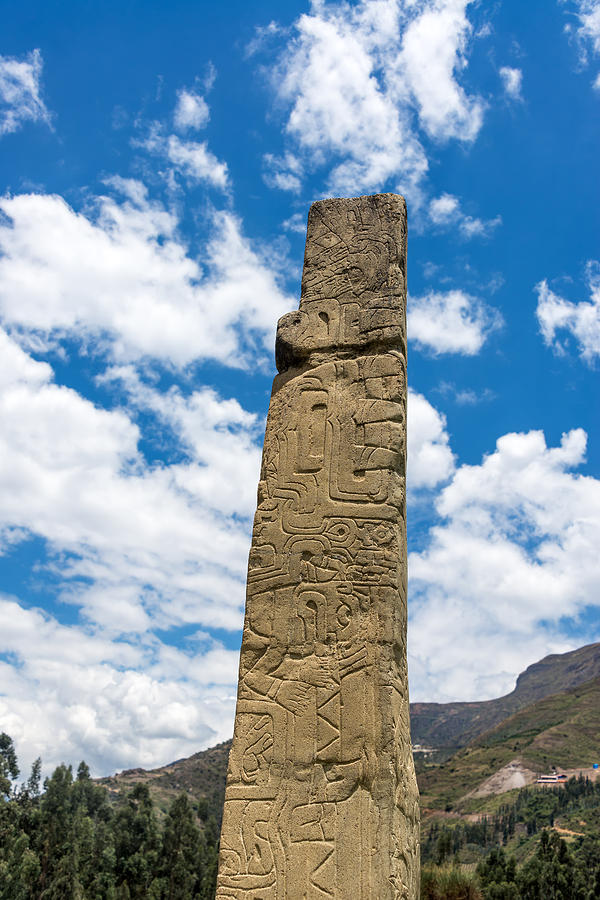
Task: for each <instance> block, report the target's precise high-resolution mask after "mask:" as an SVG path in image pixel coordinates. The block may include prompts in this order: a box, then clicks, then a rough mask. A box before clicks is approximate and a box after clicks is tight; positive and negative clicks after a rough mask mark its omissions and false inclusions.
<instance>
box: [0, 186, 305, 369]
mask: <svg viewBox="0 0 600 900" xmlns="http://www.w3.org/2000/svg"><path fill="white" fill-rule="evenodd" d="M112 183H113V185H114V186H116V187H119V188H120V189H121V190H122V191H125V193H126V194H127V195H128V196H127V197H126V199H125V200H121V201H117V200H114V199H112V198H110V197H108V196H103V197H98V198H96V200H95V204H94V207H95V208H94V209H92V210H91V211H90V212H88V213H87V214H83V213H77V212H75V211H74V210H73V209H72V208H71V207H69V206H68V205H67V203H66V202H65V201H64V200H63V199H62V198H61V197H58V196H55V195H44V194H21V195H17V196H14V197H4V198H2V199H0V210H1V211H2V212H3V213H4V217H3V218H2V220H0V314H1V315H2V316H3V317H4V320H5V322H6V323H7V324H9V325H10V326H12V327H15V328H18V329H20V331H21V332H22V333H24V334H26V335H28V336H29V337H36V338H37V340H38V341H39V342H43V341H45V342H48V341H52V340H53V339H55V338H60V337H61V336H62V335H65V334H69V335H70V336H71V337H75V338H78V339H80V340H82V341H87V340H88V339H93V340H94V342H95V344H94V346H95V349H108V350H109V351H110V353H111V354H112V356H113V357H114V358H115V359H118V360H121V361H126V360H134V359H140V358H142V357H154V358H156V359H159V360H162V361H163V362H166V363H170V364H172V365H175V366H185V365H187V364H188V363H191V362H192V361H194V360H197V359H202V358H211V359H217V360H219V361H221V362H224V363H226V364H229V365H234V366H244V365H248V364H249V363H250V361H255V360H256V359H257V358H258V359H260V358H262V357H263V355H264V351H265V349H266V348H268V349H269V351H270V350H271V347H272V342H273V336H274V329H275V323H276V321H277V318H278V317H279V316H280V315H282V314H283V313H284V312H287V311H288V310H289V309H290V308H291V307H292V306H293V305H294V301H293V300H292V298H290V297H288V296H286V295H285V294H284V292H283V291H282V290H281V288H280V287H279V278H278V276H277V274H276V273H275V272H274V271H273V269H272V268H270V267H269V265H268V264H267V263H266V262H264V261H263V260H262V258H261V256H260V254H259V253H258V252H257V250H256V249H255V248H254V247H253V246H252V244H251V243H250V241H249V240H248V238H247V237H245V236H244V234H243V233H242V228H241V223H240V221H239V220H238V219H237V218H236V217H235V216H234V215H233V214H232V213H231V212H228V211H223V212H214V213H213V214H212V219H211V221H210V233H209V238H208V241H207V243H206V245H205V246H204V248H203V251H202V256H201V258H200V259H196V258H193V257H191V256H190V255H188V251H187V247H186V246H185V244H184V243H183V241H182V239H181V238H180V236H179V234H178V230H177V228H178V219H177V216H176V215H175V213H174V212H172V211H169V210H167V209H166V208H165V207H163V206H162V205H161V204H159V203H156V202H153V201H151V200H149V199H148V197H147V194H146V190H145V188H144V187H143V185H141V184H140V183H139V182H135V181H131V180H130V181H125V180H123V179H113V181H112Z"/></svg>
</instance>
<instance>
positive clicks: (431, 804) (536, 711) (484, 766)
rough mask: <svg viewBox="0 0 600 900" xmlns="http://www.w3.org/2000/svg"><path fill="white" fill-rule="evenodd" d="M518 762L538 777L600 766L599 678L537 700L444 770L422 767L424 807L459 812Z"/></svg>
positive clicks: (457, 755) (482, 737) (463, 751)
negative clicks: (485, 783)
mask: <svg viewBox="0 0 600 900" xmlns="http://www.w3.org/2000/svg"><path fill="white" fill-rule="evenodd" d="M515 759H517V760H518V761H519V762H520V763H521V764H522V765H523V766H525V767H526V768H528V769H532V770H533V771H534V772H547V771H549V769H550V768H551V767H552V766H556V767H557V768H559V769H567V770H569V769H577V768H581V769H587V768H589V767H591V766H592V764H593V763H594V762H600V678H595V679H593V680H592V681H589V682H587V683H586V684H583V685H579V686H578V687H574V688H570V689H569V690H567V691H561V692H559V693H555V694H552V695H551V696H549V697H545V698H544V699H543V700H538V701H536V702H534V703H532V704H530V705H529V706H527V707H526V708H525V709H522V710H520V711H519V712H517V713H515V714H514V715H512V716H509V717H508V718H506V719H505V720H504V721H502V722H501V723H500V724H499V725H496V726H495V727H494V728H492V729H490V730H489V731H487V732H485V733H484V734H482V735H480V736H479V737H477V738H475V740H473V741H472V742H471V743H470V744H468V745H467V746H466V747H464V748H463V749H461V750H459V751H458V752H457V753H455V754H454V755H453V756H452V757H451V758H450V759H449V760H447V761H446V762H445V763H442V764H440V765H436V764H429V765H428V764H424V765H421V766H419V772H418V779H419V788H420V791H421V804H422V806H424V807H426V808H432V809H445V808H446V807H449V806H450V807H454V806H455V805H456V803H457V801H459V800H460V799H461V798H464V796H465V795H466V794H468V793H469V792H471V791H473V790H474V789H475V788H477V787H478V786H479V785H480V784H481V783H482V782H483V781H485V779H486V778H489V777H490V776H491V775H493V774H494V773H495V772H497V771H498V770H499V769H501V768H502V767H503V766H505V765H507V764H508V763H509V762H511V761H513V760H515Z"/></svg>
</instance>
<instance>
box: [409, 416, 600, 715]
mask: <svg viewBox="0 0 600 900" xmlns="http://www.w3.org/2000/svg"><path fill="white" fill-rule="evenodd" d="M585 448H586V435H585V432H584V431H583V430H582V429H575V430H573V431H571V432H569V433H568V434H565V435H563V438H562V440H561V443H560V445H559V446H558V447H548V446H547V445H546V441H545V439H544V435H543V433H542V432H540V431H532V432H529V433H527V434H506V435H504V436H503V437H501V438H500V439H499V440H498V441H497V444H496V449H495V451H494V452H493V453H491V454H490V455H489V456H486V457H485V458H484V459H483V461H482V462H481V464H480V465H474V466H468V465H463V466H461V467H460V468H459V469H458V470H457V471H456V473H455V475H454V477H453V479H452V481H451V482H450V484H449V485H448V486H447V487H446V488H444V490H443V491H442V492H441V494H440V497H439V500H438V502H437V512H438V514H439V516H440V517H441V519H442V521H441V523H440V524H439V525H437V526H436V527H434V528H433V529H432V531H431V537H430V542H429V545H428V546H427V547H426V548H425V549H424V550H423V551H422V552H418V553H412V554H411V555H410V558H409V573H410V579H411V588H410V591H411V598H412V599H411V624H410V641H409V647H410V648H411V651H412V659H411V673H412V678H413V680H414V681H415V682H416V683H418V685H419V697H418V699H427V700H433V699H439V700H447V699H463V700H470V699H481V698H482V697H492V696H498V695H500V694H501V693H502V692H504V691H508V690H511V688H512V687H513V686H514V677H515V675H516V674H517V673H518V672H519V671H521V670H522V669H523V668H524V667H525V665H527V664H529V663H531V662H534V661H536V660H537V659H539V658H541V657H542V656H544V655H545V654H546V653H549V652H562V651H565V650H567V649H570V648H571V646H572V644H571V641H570V640H569V638H568V636H567V635H566V634H565V633H564V632H563V630H562V624H561V623H562V622H564V620H569V619H571V620H573V619H574V618H576V617H577V615H578V614H579V613H580V612H581V611H582V610H583V609H584V608H585V607H586V605H597V602H598V600H597V598H598V591H599V588H600V576H599V573H598V566H597V564H596V555H597V553H596V548H597V546H598V541H599V540H600V481H598V479H594V478H591V477H585V476H582V475H577V474H574V473H573V472H572V471H570V470H571V469H573V468H574V467H577V466H579V465H580V464H581V463H582V462H583V461H584V459H585ZM413 699H417V697H416V696H414V697H413Z"/></svg>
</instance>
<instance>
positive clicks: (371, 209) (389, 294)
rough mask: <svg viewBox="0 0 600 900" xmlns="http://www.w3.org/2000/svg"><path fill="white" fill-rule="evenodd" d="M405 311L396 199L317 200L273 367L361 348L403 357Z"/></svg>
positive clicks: (402, 211)
mask: <svg viewBox="0 0 600 900" xmlns="http://www.w3.org/2000/svg"><path fill="white" fill-rule="evenodd" d="M405 308H406V203H405V201H404V198H403V197H401V196H400V195H398V194H372V195H370V196H365V197H351V198H348V199H343V198H336V199H331V200H319V201H317V202H316V203H313V204H312V206H311V208H310V211H309V213H308V229H307V235H306V250H305V253H304V271H303V275H302V295H301V299H300V308H299V309H298V311H297V312H292V313H288V314H287V315H286V316H283V317H282V319H280V321H279V326H278V329H277V342H276V351H275V353H276V362H277V368H278V370H279V371H280V372H282V371H284V370H285V369H289V368H291V367H295V366H303V365H312V364H315V363H318V362H319V361H320V360H322V359H323V358H325V357H331V356H336V357H340V358H342V357H344V356H350V355H355V354H356V353H359V352H360V353H362V352H364V351H365V349H366V348H367V347H372V348H381V349H384V348H388V349H389V348H393V347H396V348H398V349H400V350H404V349H405V346H406V333H405V332H406V324H405Z"/></svg>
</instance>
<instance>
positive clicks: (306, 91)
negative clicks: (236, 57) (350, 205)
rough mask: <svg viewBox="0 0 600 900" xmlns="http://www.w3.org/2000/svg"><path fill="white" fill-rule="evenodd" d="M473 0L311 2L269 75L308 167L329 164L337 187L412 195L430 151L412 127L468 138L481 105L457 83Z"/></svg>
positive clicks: (332, 184) (474, 132)
mask: <svg viewBox="0 0 600 900" xmlns="http://www.w3.org/2000/svg"><path fill="white" fill-rule="evenodd" d="M468 5H469V0H436V2H433V0H427V2H425V0H417V2H414V3H410V4H404V3H401V2H400V0H361V2H358V3H357V4H355V5H352V6H351V5H349V4H346V3H328V4H325V3H322V2H316V0H315V2H313V3H312V7H311V13H310V14H306V15H302V16H301V17H300V18H299V19H298V20H297V22H296V23H295V28H296V32H295V36H294V37H293V38H292V39H291V40H290V41H289V43H288V45H287V46H286V48H285V50H284V52H283V53H282V54H281V57H280V60H279V65H278V66H277V67H276V70H275V72H274V75H273V82H274V85H275V88H276V91H277V94H278V97H279V99H280V101H282V102H283V103H284V104H285V105H287V106H288V108H289V110H290V111H289V117H288V119H287V124H286V130H287V133H288V135H289V138H290V139H291V140H292V142H293V144H294V147H295V148H296V151H297V153H299V154H301V155H302V157H303V160H304V161H305V163H306V166H307V168H310V167H313V168H314V167H315V166H319V165H325V164H327V165H331V164H333V168H332V169H331V171H330V174H329V188H330V189H331V190H336V191H352V192H354V193H356V192H357V191H359V190H365V191H366V190H381V189H382V188H383V187H384V186H385V185H387V184H388V182H390V181H391V180H392V179H393V180H394V182H395V185H394V186H395V187H396V188H397V189H400V190H402V191H404V192H406V193H409V194H412V195H413V196H414V197H415V198H417V197H418V186H419V184H420V182H421V180H422V178H423V177H424V175H425V174H426V171H427V165H428V164H427V158H426V155H425V151H424V149H423V146H422V143H421V141H420V139H419V137H418V134H417V124H416V121H415V118H417V119H418V121H419V123H420V125H421V127H422V129H423V130H424V132H425V133H426V134H427V135H428V136H430V137H433V138H435V139H437V140H449V139H450V138H457V139H459V140H463V141H471V140H473V139H474V138H475V137H476V135H477V133H478V131H479V129H480V127H481V123H482V119H483V109H484V104H483V102H482V101H481V100H480V98H477V97H470V96H468V95H467V93H466V92H465V90H464V89H463V88H462V86H461V85H460V84H459V82H458V76H459V73H460V71H461V70H462V69H464V68H465V66H466V53H467V49H468V40H469V37H470V33H471V26H470V24H469V21H468V19H467V17H466V9H467V7H468Z"/></svg>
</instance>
